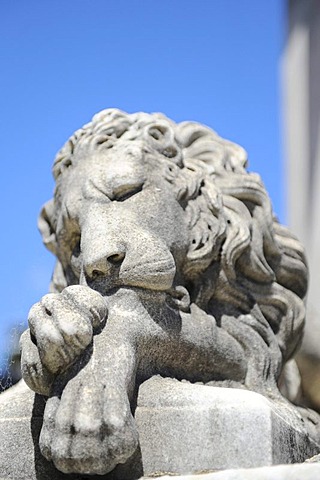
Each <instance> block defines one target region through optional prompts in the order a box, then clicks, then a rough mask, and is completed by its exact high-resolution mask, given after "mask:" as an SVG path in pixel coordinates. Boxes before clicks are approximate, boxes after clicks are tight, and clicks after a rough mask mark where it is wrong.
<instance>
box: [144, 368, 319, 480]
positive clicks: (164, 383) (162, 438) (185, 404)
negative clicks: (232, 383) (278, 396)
mask: <svg viewBox="0 0 320 480" xmlns="http://www.w3.org/2000/svg"><path fill="white" fill-rule="evenodd" d="M312 413H313V412H312ZM317 419H318V417H317V416H315V418H313V421H317ZM136 420H137V423H138V427H139V436H140V446H141V452H142V461H143V470H144V474H145V475H150V476H153V475H155V474H159V473H163V474H164V473H170V474H177V473H180V474H181V473H203V472H206V471H214V470H224V469H228V468H250V467H260V466H264V465H276V464H281V463H283V464H284V463H296V462H303V461H304V460H305V459H306V458H308V457H311V456H312V455H314V454H315V453H317V452H319V445H317V443H316V441H315V440H314V439H311V436H310V435H308V431H310V426H311V425H312V423H311V421H310V420H309V421H308V419H306V418H303V417H302V416H300V415H299V413H298V412H297V411H296V410H293V408H292V407H290V406H289V405H287V404H286V403H284V402H283V403H282V402H281V403H280V402H278V401H277V402H276V401H274V402H273V401H270V400H268V399H267V398H265V397H263V396H262V395H259V394H257V393H254V392H250V391H247V390H238V389H230V388H221V387H219V388H216V387H211V386H203V385H193V384H190V383H184V382H179V381H177V380H173V379H162V378H160V377H154V378H152V379H151V380H149V381H147V382H145V383H144V384H143V385H142V387H141V388H140V394H139V407H138V408H137V411H136Z"/></svg>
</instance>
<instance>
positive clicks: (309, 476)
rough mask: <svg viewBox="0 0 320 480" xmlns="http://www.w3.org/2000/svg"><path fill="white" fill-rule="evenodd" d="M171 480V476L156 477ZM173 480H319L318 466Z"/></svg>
mask: <svg viewBox="0 0 320 480" xmlns="http://www.w3.org/2000/svg"><path fill="white" fill-rule="evenodd" d="M144 478H145V480H151V478H149V479H147V478H146V477H144ZM158 478H159V480H172V476H162V477H158ZM173 478H174V479H175V480H319V478H320V465H305V464H304V465H302V464H299V465H279V466H275V467H261V468H250V469H242V468H241V469H236V470H225V471H223V472H216V473H208V474H204V475H178V476H175V477H173Z"/></svg>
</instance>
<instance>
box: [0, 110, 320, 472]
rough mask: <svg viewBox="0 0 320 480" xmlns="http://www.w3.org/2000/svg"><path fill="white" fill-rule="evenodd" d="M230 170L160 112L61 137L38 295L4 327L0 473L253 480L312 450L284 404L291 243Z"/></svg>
mask: <svg viewBox="0 0 320 480" xmlns="http://www.w3.org/2000/svg"><path fill="white" fill-rule="evenodd" d="M246 165H247V157H246V153H245V151H244V150H243V149H242V148H241V147H239V146H238V145H235V144H234V143H231V142H229V141H227V140H224V139H222V138H221V137H219V136H218V135H217V134H216V133H215V132H213V131H212V130H211V129H209V128H208V127H205V126H203V125H200V124H198V123H195V122H183V123H180V124H176V123H174V122H173V121H171V120H170V119H168V118H167V117H165V116H164V115H162V114H152V115H150V114H145V113H137V114H126V113H124V112H122V111H119V110H115V109H110V110H104V111H102V112H100V113H99V114H97V115H96V116H94V118H93V119H92V121H91V122H90V123H88V124H87V125H85V126H84V127H83V128H81V129H80V130H78V131H76V132H75V134H74V135H72V137H71V138H70V139H69V140H68V142H67V143H66V144H65V146H64V147H63V148H62V150H61V151H60V152H59V153H58V155H57V157H56V159H55V162H54V167H53V173H54V177H55V181H56V188H55V192H54V198H53V199H52V200H50V201H49V202H47V203H46V204H45V206H44V207H43V209H42V211H41V214H40V218H39V228H40V231H41V233H42V237H43V241H44V244H45V245H46V247H47V248H48V249H49V250H50V251H51V252H53V253H54V255H55V256H56V258H57V262H56V267H55V270H54V273H53V277H52V282H51V287H50V293H49V294H48V295H45V296H44V297H43V298H42V299H41V300H40V301H39V303H37V304H35V305H34V306H33V307H32V308H31V310H30V314H29V329H28V330H27V331H26V332H24V333H23V335H22V337H21V347H22V358H21V363H22V373H23V378H24V381H25V383H24V382H22V383H20V384H19V385H18V386H16V387H14V388H13V389H11V390H9V391H8V392H6V393H4V394H2V395H1V397H0V423H1V427H2V428H1V429H0V432H1V433H0V440H1V441H0V478H1V476H2V477H4V478H8V479H15V480H17V479H28V480H33V479H34V480H35V479H37V480H49V479H50V480H63V479H68V478H70V479H77V480H80V479H83V478H88V477H87V476H90V478H93V477H95V476H96V477H97V478H103V479H104V478H105V479H127V480H135V479H138V478H140V477H142V476H145V477H146V476H161V475H164V474H172V475H178V474H180V475H181V474H184V475H187V474H199V475H200V474H201V473H203V472H214V471H216V470H223V471H224V474H223V475H224V476H223V477H219V478H225V479H228V478H231V477H230V476H228V475H229V473H228V469H230V468H241V467H242V468H248V469H249V470H248V472H249V473H248V474H246V473H245V474H244V475H249V476H246V477H243V478H252V477H250V475H251V473H252V472H251V473H250V469H251V468H254V467H263V466H272V465H277V464H290V463H302V462H303V461H304V460H306V459H307V458H309V457H312V456H313V455H316V454H317V453H319V451H320V425H319V416H318V415H317V414H316V413H315V412H312V411H308V410H305V409H303V408H297V407H295V406H294V405H293V404H292V403H291V402H290V399H292V397H293V396H294V395H291V393H292V388H290V382H292V374H291V373H292V360H291V359H292V357H293V355H294V354H295V353H296V351H297V349H298V347H299V345H300V343H301V340H302V335H303V327H304V320H305V305H304V299H305V295H306V291H307V275H308V272H307V267H306V261H305V255H304V250H303V247H302V245H301V244H300V243H299V241H298V240H297V239H296V238H295V237H294V236H293V235H292V234H291V233H290V232H289V230H288V229H287V228H285V227H284V226H282V225H280V224H279V223H278V221H277V220H276V218H275V216H274V215H273V212H272V207H271V203H270V199H269V197H268V194H267V192H266V190H265V188H264V185H263V183H262V181H261V179H260V177H259V175H257V174H254V173H248V172H247V170H246ZM297 388H299V386H297ZM285 394H286V395H287V398H286V397H285V396H284V395H285ZM270 468H276V467H270ZM288 468H289V470H288V469H285V470H284V472H285V473H284V474H283V475H284V476H282V477H279V478H283V479H285V478H289V476H285V475H291V474H292V468H298V469H300V470H299V471H301V472H306V471H307V470H308V471H309V472H314V471H315V469H317V472H316V474H317V475H319V468H318V465H300V466H299V467H298V466H297V467H288ZM214 475H218V474H215V473H213V474H212V476H210V478H211V477H212V478H213V479H214V478H215V477H214ZM219 475H220V474H219ZM255 475H256V476H255V478H259V477H258V473H256V474H255ZM216 478H218V477H216ZM270 478H271V477H270ZM309 478H311V477H309ZM314 478H316V477H314Z"/></svg>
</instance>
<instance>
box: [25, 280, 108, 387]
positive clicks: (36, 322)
mask: <svg viewBox="0 0 320 480" xmlns="http://www.w3.org/2000/svg"><path fill="white" fill-rule="evenodd" d="M106 315H107V306H106V303H105V301H104V299H103V297H102V296H101V295H100V294H99V293H97V292H95V291H94V290H91V289H90V288H88V287H84V286H80V285H73V286H70V287H67V288H65V289H64V290H63V291H62V293H58V294H48V295H45V296H44V297H43V298H42V300H41V301H40V302H39V303H36V304H35V305H34V306H33V307H32V308H31V310H30V313H29V319H28V320H29V326H30V330H28V331H27V332H26V333H25V334H24V336H23V337H22V341H21V349H22V371H23V374H24V379H25V380H26V382H27V384H28V385H29V386H30V387H31V388H32V389H34V390H35V391H38V392H39V393H43V394H46V395H48V390H49V387H50V385H49V384H50V383H52V380H53V379H54V377H55V376H56V375H57V374H58V373H61V372H63V371H65V370H66V369H67V368H68V367H69V366H70V365H71V364H72V363H73V362H74V361H75V359H76V358H77V357H79V355H80V354H81V353H82V352H83V351H84V350H85V349H86V348H87V346H88V345H89V344H90V342H91V340H92V336H93V332H94V329H95V328H98V327H99V325H100V324H101V322H103V321H104V319H105V318H106Z"/></svg>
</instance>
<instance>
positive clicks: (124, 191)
mask: <svg viewBox="0 0 320 480" xmlns="http://www.w3.org/2000/svg"><path fill="white" fill-rule="evenodd" d="M142 189H143V183H139V184H135V185H132V184H131V185H121V186H120V187H118V188H116V189H114V191H113V195H114V200H116V201H117V202H123V201H124V200H127V198H130V197H133V196H134V195H136V194H137V193H139V192H141V191H142Z"/></svg>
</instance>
